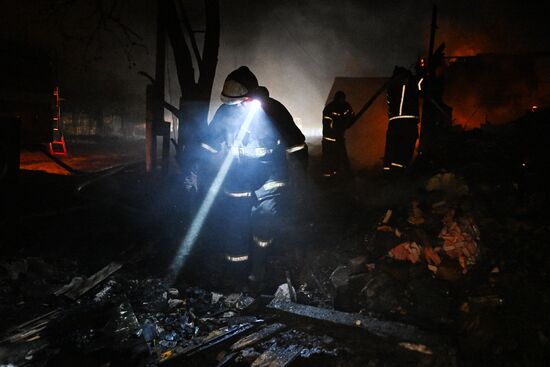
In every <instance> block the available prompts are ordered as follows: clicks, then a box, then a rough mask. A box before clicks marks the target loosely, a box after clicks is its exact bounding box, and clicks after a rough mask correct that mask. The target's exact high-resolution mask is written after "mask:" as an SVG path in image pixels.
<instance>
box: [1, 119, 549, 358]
mask: <svg viewBox="0 0 550 367" xmlns="http://www.w3.org/2000/svg"><path fill="white" fill-rule="evenodd" d="M548 126H549V125H548V111H547V110H536V111H533V112H530V113H528V114H527V115H526V116H525V117H524V118H522V119H519V120H517V121H515V122H513V123H510V124H505V125H499V126H492V125H485V126H483V127H482V128H481V129H476V130H469V131H462V130H460V129H454V130H449V131H447V132H446V133H445V135H442V136H441V139H440V140H439V141H440V143H441V149H440V150H439V151H438V154H434V157H437V159H435V158H434V159H433V160H430V161H428V162H425V164H424V165H423V166H417V167H416V168H415V170H413V171H411V172H410V173H409V174H408V175H404V176H402V177H398V178H393V177H390V178H388V177H382V176H380V175H379V174H377V173H372V172H364V173H362V174H359V175H357V177H356V178H355V180H354V184H353V186H354V188H353V189H351V188H350V183H349V182H331V183H330V185H328V186H327V183H326V182H324V181H321V180H320V179H316V178H312V180H311V181H310V182H309V183H308V185H311V187H314V188H316V190H317V191H316V193H315V194H314V193H313V190H309V191H310V194H308V195H310V196H309V197H308V198H309V199H315V202H317V203H318V204H316V208H314V209H312V210H311V211H308V212H307V213H305V214H304V215H303V216H304V217H306V218H301V219H300V218H298V217H297V216H296V215H295V216H294V217H292V218H290V219H289V221H288V223H287V225H288V228H287V230H288V233H289V235H288V239H287V241H288V243H285V244H283V245H282V246H281V249H280V250H279V251H278V252H277V253H276V254H275V255H274V256H273V260H272V261H271V262H270V264H269V268H270V269H269V271H268V274H270V276H268V281H267V283H268V284H267V285H266V286H265V287H263V288H262V289H255V290H253V289H246V288H231V287H230V286H229V287H228V286H226V285H224V282H223V279H221V278H219V274H217V273H216V272H215V271H212V268H215V265H212V263H216V261H217V260H216V259H215V258H214V257H212V256H206V255H204V254H199V255H197V259H196V260H193V261H194V262H195V264H198V265H197V266H196V267H195V268H198V270H197V269H194V270H193V272H194V274H193V276H191V277H189V278H188V277H186V276H182V277H181V278H178V279H175V280H174V279H167V278H164V277H162V275H161V274H162V273H163V272H162V271H161V270H160V271H159V268H161V269H162V267H163V266H165V264H164V263H163V260H158V259H162V256H165V257H166V258H169V253H170V251H167V250H166V248H163V247H162V246H163V245H162V244H163V243H166V242H170V241H175V240H174V238H175V237H176V236H174V237H172V238H171V237H170V236H166V235H165V236H159V235H158V233H160V232H161V231H169V230H168V225H166V223H164V224H162V223H158V224H157V226H158V227H156V228H155V230H152V231H149V233H148V234H147V235H146V236H144V237H146V238H144V239H142V241H141V242H140V240H136V239H135V238H124V237H122V238H121V237H120V236H118V237H117V236H113V238H111V240H110V241H106V243H105V244H103V245H98V244H96V246H97V249H100V248H103V247H109V246H115V245H117V243H118V242H120V241H127V242H132V243H133V244H134V245H132V246H126V247H125V248H124V251H122V252H121V253H118V254H117V253H115V252H116V251H118V250H120V249H121V248H122V247H124V246H122V247H120V246H119V247H118V249H117V250H116V251H112V252H111V254H113V256H112V257H111V258H110V259H109V258H108V256H106V255H105V256H102V257H101V258H96V259H94V261H90V260H86V259H79V260H78V261H76V260H74V259H69V258H68V257H64V256H61V255H59V254H53V255H50V256H48V255H47V252H43V256H42V257H33V256H30V255H29V254H28V252H26V251H27V250H25V249H21V250H20V251H19V252H18V254H16V255H15V256H12V257H11V258H9V259H7V260H4V261H2V263H1V265H2V267H1V271H2V277H1V279H0V291H1V292H2V304H1V307H2V315H4V317H3V320H2V325H3V326H2V330H3V332H2V337H1V342H0V358H1V363H2V364H3V365H5V366H10V365H13V366H24V365H29V366H30V365H32V366H34V365H36V366H54V365H55V366H60V365H90V366H92V365H93V366H96V365H97V366H107V365H108V366H125V365H133V366H140V365H141V366H156V365H161V366H172V365H174V366H177V365H197V366H199V365H201V366H202V365H212V366H249V365H250V366H288V365H293V366H300V365H311V366H316V365H327V366H328V365H334V366H347V365H350V366H351V365H368V366H401V365H415V366H443V365H445V366H448V365H451V366H453V365H488V364H489V365H517V366H519V365H543V363H544V361H545V360H547V358H548V340H549V338H550V334H549V329H548V327H549V319H548V315H547V313H546V312H545V310H547V309H548V306H549V302H550V294H549V293H548V287H547V286H545V284H547V282H548V273H547V268H548V258H549V257H548V240H547V234H548V214H547V212H548V211H547V207H548V189H547V185H545V184H544V181H543V177H545V172H546V170H547V168H548V166H549V165H548V162H547V159H548V158H547V155H546V154H544V149H545V147H546V146H547V143H546V142H547V140H548V138H547V137H548V136H550V135H548ZM141 169H142V168H139V169H138V168H136V167H135V166H134V167H133V168H127V169H125V170H121V171H120V172H118V173H117V174H114V175H110V176H109V178H108V180H110V183H109V184H108V185H105V184H102V183H101V182H102V181H101V180H99V181H97V182H96V181H94V182H96V183H95V184H90V185H89V186H90V187H89V188H88V190H90V191H89V192H88V194H87V195H90V196H89V197H87V199H86V198H82V197H80V199H79V200H81V202H79V203H78V204H79V205H80V206H81V207H82V206H86V205H90V203H91V202H93V201H94V196H93V194H94V193H95V194H96V195H97V194H98V193H99V194H100V195H105V192H106V191H105V190H107V191H108V189H109V188H112V187H113V185H114V186H116V185H118V184H121V183H124V184H127V185H129V186H132V185H134V189H135V190H138V189H137V188H138V187H139V188H141V189H142V190H147V189H148V188H144V186H146V185H145V183H144V182H143V181H141V180H140V179H139V177H140V173H139V172H141V171H140V170H141ZM136 170H137V171H139V172H137V173H136ZM117 182H118V183H117ZM115 183H117V184H115ZM94 185H96V186H97V187H95V188H94ZM166 185H168V186H167V187H169V185H170V184H169V183H167V184H166ZM95 190H97V192H96V191H95ZM373 190H380V191H378V192H385V193H386V194H384V195H386V196H383V195H378V196H377V197H373V196H372V195H371V194H372V192H373ZM384 190H385V191H384ZM129 191H130V192H134V191H133V190H129ZM159 191H162V190H159ZM335 192H336V193H338V194H335ZM134 193H135V192H134ZM313 195H317V197H313ZM150 199H151V198H148V199H147V200H144V199H141V200H142V201H141V202H140V201H139V200H137V199H136V200H135V201H136V202H137V203H141V204H142V206H141V207H140V206H139V205H138V206H136V203H134V204H133V205H134V207H133V209H128V208H127V207H124V206H123V205H121V206H118V204H116V205H114V206H113V205H111V204H107V203H106V202H107V201H108V200H104V201H103V202H99V203H97V202H96V203H95V204H94V206H92V207H90V208H88V209H80V210H81V211H83V212H84V213H85V212H86V211H97V213H104V212H105V210H106V209H109V210H113V208H116V211H120V212H121V213H122V212H123V213H124V214H120V217H121V218H126V217H128V216H129V215H128V213H129V212H130V213H132V215H133V214H135V213H136V212H144V213H147V212H148V211H149V210H151V209H152V208H153V207H154V209H155V210H154V211H155V212H158V209H159V208H158V204H152V203H155V200H150ZM67 200H68V199H67ZM319 203H323V204H322V205H321V204H319ZM342 205H346V206H347V207H348V210H347V211H346V215H344V216H343V217H342V215H341V214H342V212H335V211H333V209H334V208H335V207H341V206H342ZM120 208H123V209H120ZM366 208H368V209H366ZM61 212H62V210H61ZM61 212H57V213H53V214H51V213H50V214H43V215H41V216H39V217H38V218H44V217H51V218H58V216H59V215H60V214H59V213H61ZM77 213H81V212H80V211H78V212H77ZM331 213H332V214H331ZM79 215H80V214H79ZM132 215H130V216H132ZM75 216H76V215H75ZM28 220H29V221H31V222H32V219H28ZM140 223H141V222H140ZM172 224H173V222H172V223H170V225H172ZM29 225H30V224H29ZM138 225H140V224H138ZM134 228H136V227H134ZM44 230H47V229H44ZM293 233H294V234H297V233H299V235H295V236H294V235H293ZM73 237H74V236H73ZM161 237H162V238H161ZM75 238H76V237H75ZM296 241H300V242H296ZM60 243H61V244H62V246H72V244H68V243H67V241H63V240H61V241H60ZM117 246H118V245H117ZM97 251H99V250H97ZM107 253H109V252H107ZM163 254H164V255H163ZM100 262H103V263H100ZM207 263H210V265H209V266H205V264H207ZM304 265H305V266H304ZM151 268H155V269H156V271H150V270H151ZM191 268H193V266H192V265H191ZM201 268H202V270H201ZM206 279H208V280H206Z"/></svg>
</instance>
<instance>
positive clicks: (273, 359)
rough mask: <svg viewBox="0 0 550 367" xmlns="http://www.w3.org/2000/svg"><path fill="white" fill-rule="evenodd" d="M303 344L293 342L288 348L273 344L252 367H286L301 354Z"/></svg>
mask: <svg viewBox="0 0 550 367" xmlns="http://www.w3.org/2000/svg"><path fill="white" fill-rule="evenodd" d="M302 349H303V348H302V346H300V345H296V344H292V345H289V346H288V347H286V348H280V347H277V346H272V347H271V348H269V349H268V350H266V351H265V352H264V353H262V354H261V355H260V356H259V357H258V358H256V360H254V362H252V365H251V366H252V367H286V366H288V365H290V364H291V363H292V361H294V360H295V359H296V357H298V356H299V355H300V352H301V351H302Z"/></svg>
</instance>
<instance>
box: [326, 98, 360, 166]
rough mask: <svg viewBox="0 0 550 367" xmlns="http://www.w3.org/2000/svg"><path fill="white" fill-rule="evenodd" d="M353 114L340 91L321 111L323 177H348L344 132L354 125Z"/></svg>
mask: <svg viewBox="0 0 550 367" xmlns="http://www.w3.org/2000/svg"><path fill="white" fill-rule="evenodd" d="M354 117H355V114H354V112H353V109H352V108H351V106H350V105H349V103H348V102H347V101H346V95H345V94H344V92H342V91H338V92H336V93H335V94H334V98H333V99H332V101H331V102H330V103H329V104H327V105H326V106H325V108H324V109H323V141H322V148H323V165H324V168H323V175H324V176H325V177H332V176H334V175H344V176H347V175H350V174H351V168H350V164H349V159H348V153H347V151H346V139H345V132H346V130H347V129H349V128H350V127H351V125H352V124H353V123H354V120H355V119H354Z"/></svg>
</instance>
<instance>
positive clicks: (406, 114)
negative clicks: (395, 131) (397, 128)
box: [387, 73, 421, 121]
mask: <svg viewBox="0 0 550 367" xmlns="http://www.w3.org/2000/svg"><path fill="white" fill-rule="evenodd" d="M420 85H421V81H419V80H417V78H415V77H414V76H413V75H411V74H410V73H407V74H404V75H403V76H402V77H400V79H399V80H397V81H396V82H395V83H392V84H391V85H390V86H389V87H388V94H387V102H388V117H389V120H390V121H392V120H397V119H416V120H418V114H419V112H418V109H419V107H418V106H419V102H418V101H419V97H420V93H419V89H420Z"/></svg>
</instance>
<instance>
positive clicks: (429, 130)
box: [420, 5, 437, 154]
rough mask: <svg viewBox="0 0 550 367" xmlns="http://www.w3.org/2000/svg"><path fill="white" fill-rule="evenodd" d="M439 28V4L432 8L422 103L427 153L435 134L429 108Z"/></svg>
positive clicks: (423, 141) (422, 140)
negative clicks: (435, 46)
mask: <svg viewBox="0 0 550 367" xmlns="http://www.w3.org/2000/svg"><path fill="white" fill-rule="evenodd" d="M436 30H437V6H435V5H434V6H433V8H432V24H431V26H430V44H429V47H428V64H427V67H426V69H427V73H426V75H425V77H424V79H425V80H424V88H423V89H424V98H423V103H422V121H421V124H420V154H426V153H427V152H428V151H429V149H430V145H431V144H432V139H433V135H434V131H433V130H434V126H433V125H434V122H433V121H430V119H429V118H426V117H429V115H430V114H428V113H427V112H428V110H429V109H430V108H432V107H431V106H430V102H429V100H430V95H429V94H430V88H431V86H432V85H433V76H434V73H435V65H434V60H433V53H434V44H435V31H436Z"/></svg>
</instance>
